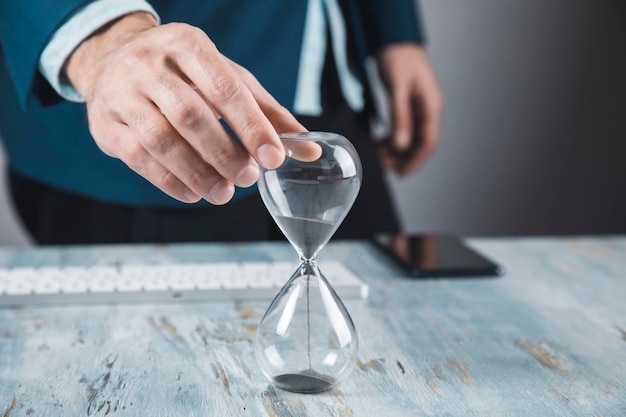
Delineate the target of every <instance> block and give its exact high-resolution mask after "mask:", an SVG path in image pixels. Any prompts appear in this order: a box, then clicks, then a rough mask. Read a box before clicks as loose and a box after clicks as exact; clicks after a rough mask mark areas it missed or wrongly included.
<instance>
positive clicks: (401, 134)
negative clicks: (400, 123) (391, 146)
mask: <svg viewBox="0 0 626 417" xmlns="http://www.w3.org/2000/svg"><path fill="white" fill-rule="evenodd" d="M393 141H394V142H395V145H396V148H398V149H406V148H408V147H409V145H410V144H411V134H410V133H409V131H408V130H406V129H401V130H397V131H396V133H395V135H394V138H393Z"/></svg>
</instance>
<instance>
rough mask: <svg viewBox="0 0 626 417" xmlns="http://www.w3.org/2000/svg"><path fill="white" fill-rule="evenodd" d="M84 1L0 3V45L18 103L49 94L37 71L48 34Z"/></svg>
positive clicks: (46, 85) (49, 90) (8, 1)
mask: <svg viewBox="0 0 626 417" xmlns="http://www.w3.org/2000/svg"><path fill="white" fill-rule="evenodd" d="M83 2H84V0H59V1H10V0H3V1H0V42H1V43H2V49H3V50H4V59H5V61H6V64H7V67H8V69H9V73H10V74H11V78H12V80H13V84H14V85H15V89H16V91H17V94H18V97H19V100H20V103H21V105H22V106H23V107H25V106H26V102H27V100H28V97H29V95H36V96H37V98H39V99H43V98H44V97H43V96H45V95H52V94H53V92H52V90H51V89H50V88H49V86H48V84H47V83H46V82H45V80H44V79H43V77H42V76H41V74H40V73H39V72H38V70H37V65H38V61H39V55H40V54H41V51H42V50H43V49H44V47H45V45H46V43H47V42H48V39H49V37H50V36H51V34H52V33H53V32H54V31H55V30H56V28H57V27H58V26H59V25H60V24H61V23H62V22H63V21H64V19H65V17H66V16H68V15H70V14H71V13H72V12H73V11H74V10H76V9H77V8H79V7H80V5H81V3H83Z"/></svg>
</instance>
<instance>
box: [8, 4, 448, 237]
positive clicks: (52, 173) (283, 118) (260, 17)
mask: <svg viewBox="0 0 626 417" xmlns="http://www.w3.org/2000/svg"><path fill="white" fill-rule="evenodd" d="M382 3H383V2H379V1H376V0H367V1H356V0H346V1H340V0H310V1H308V2H304V1H291V0H267V1H263V2H258V1H243V2H230V1H227V0H213V1H205V2H201V3H198V2H191V1H175V2H171V1H152V2H151V3H150V4H148V3H145V2H143V1H138V0H132V1H128V0H124V1H121V0H98V1H92V2H86V3H85V2H79V1H77V0H63V1H58V2H55V4H54V6H53V7H52V6H51V8H50V9H49V8H47V7H46V5H47V3H43V2H42V3H41V4H39V3H38V2H34V3H33V2H29V3H26V2H9V1H2V2H1V3H0V7H1V9H0V12H1V13H0V16H2V17H0V19H2V21H1V25H0V36H1V37H0V40H1V44H2V49H3V51H4V55H5V56H4V58H3V60H4V62H3V63H2V64H0V83H1V84H0V87H1V88H2V91H3V94H2V97H0V102H2V108H1V111H0V128H1V129H2V131H1V133H2V137H3V140H4V142H5V147H6V151H7V155H8V159H9V166H10V180H11V188H12V193H13V197H14V201H15V204H16V207H17V209H18V212H19V214H20V216H21V217H22V219H23V221H24V223H25V224H26V226H27V228H28V230H29V231H30V232H31V234H32V235H33V237H34V238H35V240H36V241H37V242H39V243H41V244H49V243H55V244H62V243H97V242H132V241H176V240H187V241H189V240H249V239H266V238H271V237H272V235H273V233H274V232H273V228H272V224H271V220H269V218H268V216H267V215H266V213H265V210H264V208H263V206H262V203H261V202H260V200H259V198H258V196H257V194H256V192H255V190H254V189H252V188H249V187H250V186H252V185H253V184H254V183H255V181H256V179H257V177H258V165H257V162H258V163H259V164H261V165H263V166H265V167H267V168H272V167H276V166H278V165H280V164H281V162H282V160H283V158H284V155H283V150H282V147H281V146H280V142H279V139H278V135H279V133H281V132H287V131H301V130H305V129H307V128H308V129H311V130H331V131H336V132H338V133H341V134H344V135H345V136H346V137H348V139H350V140H351V141H353V143H355V145H356V147H357V149H358V151H359V154H360V155H361V158H362V160H363V165H364V169H365V174H364V185H363V188H362V191H361V194H360V196H359V198H358V199H357V202H356V204H355V207H354V208H353V210H352V211H351V213H350V214H349V216H348V218H347V219H346V221H345V224H344V225H343V226H342V227H341V228H340V231H339V232H338V234H339V236H340V237H366V236H369V235H371V234H372V233H375V232H377V231H393V230H395V229H397V228H398V222H397V219H396V218H395V213H394V209H393V207H392V204H391V201H390V198H389V195H388V191H387V189H386V186H385V184H384V178H383V175H382V172H381V170H380V168H379V162H378V160H377V155H376V150H375V148H374V144H373V143H372V141H371V140H370V135H369V129H368V126H367V122H368V118H369V116H370V115H371V113H372V105H371V96H370V94H369V92H368V89H367V85H366V82H365V76H364V69H363V59H364V57H365V55H368V54H372V55H375V56H376V57H377V60H378V64H379V68H380V70H381V73H382V75H383V79H384V80H385V82H386V85H387V87H388V89H389V92H390V94H391V104H392V111H393V132H392V137H391V139H390V141H388V142H387V143H386V144H385V145H382V146H381V150H382V152H381V154H380V156H381V158H382V163H383V165H384V166H385V167H388V168H393V169H395V170H396V171H397V172H398V173H400V174H407V173H409V172H411V171H412V170H413V169H415V168H416V167H418V166H419V165H420V164H421V163H422V162H423V160H424V159H425V158H426V157H427V156H428V155H429V154H430V153H431V152H432V150H433V149H434V146H435V144H436V140H437V136H438V124H439V114H440V109H441V99H440V94H439V90H438V87H437V83H436V81H435V77H434V76H433V74H432V70H431V69H430V66H429V63H428V60H427V58H426V56H425V53H424V50H423V48H422V46H421V42H422V35H421V32H420V30H419V26H418V23H417V18H416V10H415V8H414V4H413V0H393V1H389V2H384V4H382ZM180 21H184V22H186V23H184V24H183V23H166V22H180ZM61 97H63V98H64V99H65V101H61V102H59V101H60V99H61ZM83 101H84V103H85V104H84V105H83V104H80V102H83ZM76 102H79V103H76ZM279 103H280V104H279ZM283 106H286V107H283ZM20 108H21V110H20ZM85 111H86V114H85ZM292 114H295V115H296V116H293V115H292ZM85 119H87V120H88V125H87V123H85ZM90 136H91V137H93V139H91V137H90ZM234 137H236V138H237V139H234ZM98 148H99V149H98ZM105 154H106V155H108V156H110V157H113V158H107V157H106V156H105ZM133 171H134V172H133ZM137 174H139V175H137ZM146 180H147V181H146ZM150 183H151V184H150ZM231 200H232V202H230V203H229V204H227V205H225V206H221V205H224V204H226V203H227V202H229V201H231Z"/></svg>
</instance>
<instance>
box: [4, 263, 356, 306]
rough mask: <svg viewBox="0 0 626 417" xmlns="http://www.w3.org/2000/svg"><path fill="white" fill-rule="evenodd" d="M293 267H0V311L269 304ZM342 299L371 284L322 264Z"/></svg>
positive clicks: (340, 268) (336, 265)
mask: <svg viewBox="0 0 626 417" xmlns="http://www.w3.org/2000/svg"><path fill="white" fill-rule="evenodd" d="M296 266H297V265H295V264H293V263H291V262H242V263H232V262H229V263H203V264H159V265H118V266H90V267H74V266H71V267H70V266H64V267H58V266H45V267H37V268H27V267H15V268H6V267H0V306H15V305H29V304H82V303H127V302H157V301H174V300H198V301H199V300H211V301H220V300H239V299H241V300H244V299H248V300H249V299H269V300H271V299H272V298H273V297H274V296H275V295H276V294H277V293H278V290H280V288H281V287H282V286H283V285H284V284H285V282H286V281H287V279H288V278H289V277H290V276H291V275H292V274H293V272H294V271H295V269H296ZM320 269H322V273H323V274H324V276H325V277H326V278H327V279H328V281H329V283H330V284H331V285H332V286H333V288H334V289H335V291H336V292H337V294H338V295H339V296H340V297H342V298H366V297H367V294H368V286H367V284H366V283H365V282H364V281H363V280H362V279H361V278H360V277H358V276H357V275H355V274H354V273H353V272H352V271H350V270H349V269H348V268H347V267H346V266H345V265H343V264H342V263H340V262H335V261H328V262H323V263H321V264H320Z"/></svg>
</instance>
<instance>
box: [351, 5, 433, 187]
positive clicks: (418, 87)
mask: <svg viewBox="0 0 626 417" xmlns="http://www.w3.org/2000/svg"><path fill="white" fill-rule="evenodd" d="M363 15H364V20H365V22H366V24H369V25H370V27H371V28H372V30H371V31H370V32H369V33H370V35H369V38H368V45H369V46H370V51H371V53H372V54H373V56H374V57H375V58H376V61H377V63H378V68H379V72H380V75H381V78H382V81H383V84H384V85H385V87H386V89H387V91H388V93H389V97H390V106H391V117H392V119H391V132H390V136H389V138H388V139H386V140H384V141H382V142H381V145H380V151H381V158H382V162H383V166H385V167H386V168H390V169H393V170H394V171H395V172H396V173H398V174H399V175H402V176H403V175H407V174H409V173H411V172H413V171H414V170H415V169H417V168H419V167H420V166H421V165H422V164H423V163H424V162H425V161H426V160H427V159H428V157H429V156H430V155H431V154H432V153H433V152H434V150H435V148H436V146H437V142H438V140H439V124H440V119H441V112H442V108H443V98H442V94H441V91H440V89H439V86H438V83H437V79H436V77H435V74H434V72H433V70H432V67H431V65H430V62H429V60H428V57H427V55H426V52H425V50H424V47H423V42H424V35H423V32H422V30H421V28H420V26H419V15H418V10H417V9H416V7H415V1H414V0H390V1H388V2H384V3H382V2H379V1H377V0H367V1H365V2H364V12H363Z"/></svg>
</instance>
